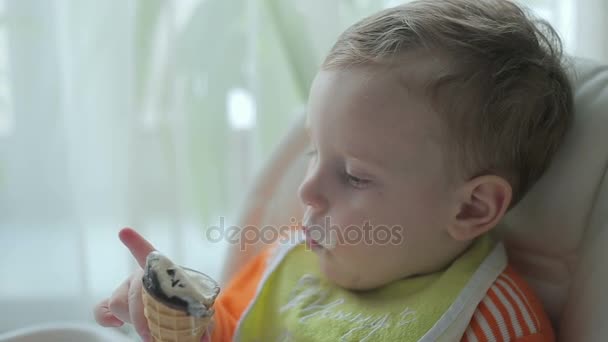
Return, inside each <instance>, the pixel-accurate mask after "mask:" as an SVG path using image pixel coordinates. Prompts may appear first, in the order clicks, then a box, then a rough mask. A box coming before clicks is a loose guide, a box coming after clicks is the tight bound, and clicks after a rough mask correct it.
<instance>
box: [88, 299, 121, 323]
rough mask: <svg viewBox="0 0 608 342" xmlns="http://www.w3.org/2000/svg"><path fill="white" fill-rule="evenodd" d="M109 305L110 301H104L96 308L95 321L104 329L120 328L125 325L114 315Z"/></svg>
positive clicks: (94, 312)
mask: <svg viewBox="0 0 608 342" xmlns="http://www.w3.org/2000/svg"><path fill="white" fill-rule="evenodd" d="M108 303H109V300H108V299H104V300H102V301H101V302H100V303H99V304H97V305H96V306H95V309H94V310H93V315H94V316H95V321H96V322H97V323H98V324H99V325H101V326H104V327H120V326H121V325H123V324H124V323H123V321H121V320H119V319H118V318H116V316H114V315H113V314H112V312H111V311H110V308H109V305H108Z"/></svg>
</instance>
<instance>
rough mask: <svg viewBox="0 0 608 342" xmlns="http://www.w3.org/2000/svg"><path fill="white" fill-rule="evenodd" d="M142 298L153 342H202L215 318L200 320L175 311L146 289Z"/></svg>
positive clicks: (209, 317)
mask: <svg viewBox="0 0 608 342" xmlns="http://www.w3.org/2000/svg"><path fill="white" fill-rule="evenodd" d="M142 297H143V302H144V315H145V316H146V319H147V320H148V327H149V328H150V334H151V335H152V341H153V342H200V341H201V338H202V337H203V334H204V333H205V331H206V330H207V326H208V325H209V323H210V322H211V317H213V315H210V316H208V317H202V318H199V317H194V316H190V315H188V313H187V312H184V311H180V310H175V309H173V308H171V307H168V306H167V305H165V304H163V303H161V302H159V301H158V300H156V299H155V298H154V297H152V296H151V295H150V294H149V293H148V292H147V291H146V290H145V288H144V290H143V291H142Z"/></svg>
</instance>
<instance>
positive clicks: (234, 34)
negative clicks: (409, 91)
mask: <svg viewBox="0 0 608 342" xmlns="http://www.w3.org/2000/svg"><path fill="white" fill-rule="evenodd" d="M396 3H398V2H396V1H384V2H380V1H373V0H341V1H337V0H336V1H325V0H311V1H297V0H288V1H278V0H268V1H265V0H229V1H226V0H176V1H169V0H130V1H122V0H106V1H95V0H54V1H43V0H0V252H1V253H2V254H0V271H1V272H2V274H3V275H4V276H3V281H2V282H0V332H1V331H4V330H7V329H11V328H15V327H18V326H23V325H27V324H33V323H37V322H43V321H49V320H92V316H91V314H90V311H91V308H92V305H93V304H94V303H95V302H96V301H97V300H99V299H100V298H102V297H103V296H107V295H109V294H110V293H111V291H112V289H113V288H114V287H115V286H116V285H117V284H118V283H119V282H120V281H121V280H122V279H123V278H124V277H125V276H126V275H127V274H128V273H129V272H130V270H132V268H133V267H134V264H133V262H132V261H131V258H130V256H129V255H128V253H127V252H126V250H125V249H124V248H123V247H122V246H121V245H120V242H119V241H118V239H117V236H116V234H117V232H118V230H119V229H120V228H121V227H123V226H132V227H135V228H136V229H138V230H140V231H142V233H144V234H145V235H146V236H147V237H149V239H150V240H151V241H152V242H153V243H154V244H155V245H156V246H157V247H158V248H159V249H160V250H162V251H164V252H165V253H167V254H168V255H170V256H172V257H173V258H174V259H176V260H177V261H179V262H180V263H182V264H185V265H188V266H191V267H195V268H198V269H201V270H202V271H204V272H206V273H209V274H210V275H212V276H214V277H219V274H220V268H221V265H222V261H223V254H224V252H225V250H226V243H225V242H213V241H209V240H208V239H207V238H206V232H208V228H209V227H210V226H213V225H218V224H219V223H220V222H221V220H223V222H224V226H225V227H227V226H229V225H230V223H231V222H234V221H235V215H236V214H237V213H238V208H239V204H240V202H241V201H242V198H243V196H244V194H245V189H246V186H247V184H248V183H249V182H250V180H251V179H252V177H253V175H254V174H255V172H256V170H257V169H258V168H259V167H260V165H261V163H262V162H263V161H264V159H265V158H266V157H267V156H268V154H269V152H270V151H271V149H272V147H273V144H274V143H275V142H276V141H277V140H278V138H279V137H280V136H281V134H282V132H283V131H284V129H285V127H287V126H288V125H289V123H290V122H291V120H293V119H294V117H295V116H296V115H297V114H298V113H300V112H301V111H302V110H303V107H304V105H305V102H306V97H307V92H308V86H309V84H310V81H311V80H312V77H313V76H314V72H315V70H316V68H317V67H318V65H319V63H320V61H321V59H322V56H323V55H324V53H325V52H326V51H327V50H328V48H329V47H330V46H331V44H332V42H333V40H334V39H335V37H336V36H337V35H338V34H339V32H340V31H341V30H342V29H344V28H345V27H347V26H348V25H349V24H350V23H352V22H353V21H354V20H356V19H358V18H360V17H362V16H364V15H366V14H369V13H371V12H373V11H376V10H378V9H381V8H383V7H385V6H389V5H393V4H396ZM525 3H526V4H528V5H530V6H531V7H532V8H534V9H535V10H536V11H537V12H538V13H539V14H541V15H542V16H544V17H546V18H547V19H549V20H551V21H552V22H553V23H554V24H555V25H556V26H557V28H558V30H559V31H560V32H561V34H562V35H563V36H564V38H565V42H566V47H567V49H568V52H569V53H571V54H578V55H584V56H588V57H591V58H595V59H600V60H604V61H608V45H607V41H608V39H607V38H608V37H607V34H608V32H607V30H606V24H605V23H606V22H607V21H606V20H608V7H607V6H608V5H606V2H605V1H603V0H584V1H575V0H544V1H543V0H537V1H532V0H530V1H525ZM602 25H604V26H602ZM220 218H223V219H220ZM40 307H44V310H41V309H40Z"/></svg>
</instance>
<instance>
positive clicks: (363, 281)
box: [319, 256, 399, 291]
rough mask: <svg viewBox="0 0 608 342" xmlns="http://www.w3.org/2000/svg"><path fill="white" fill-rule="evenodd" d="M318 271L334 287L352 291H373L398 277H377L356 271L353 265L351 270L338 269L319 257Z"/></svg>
mask: <svg viewBox="0 0 608 342" xmlns="http://www.w3.org/2000/svg"><path fill="white" fill-rule="evenodd" d="M319 263H320V265H319V266H320V269H321V272H322V273H323V275H324V276H325V278H327V280H329V281H330V282H332V283H333V284H334V285H336V286H339V287H341V288H344V289H347V290H353V291H366V290H373V289H377V288H380V287H383V286H385V285H388V284H390V283H391V282H393V281H395V280H397V279H399V276H396V277H394V278H383V277H379V276H377V275H375V274H372V272H365V270H362V269H356V266H355V265H352V266H351V267H352V268H350V267H349V268H348V269H347V268H345V267H340V266H339V265H335V264H334V263H333V262H331V260H328V259H327V258H324V257H323V256H320V257H319Z"/></svg>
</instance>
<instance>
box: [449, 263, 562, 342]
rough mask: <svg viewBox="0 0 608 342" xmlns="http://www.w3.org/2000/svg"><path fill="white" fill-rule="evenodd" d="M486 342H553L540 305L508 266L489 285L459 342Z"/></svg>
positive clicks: (552, 334) (525, 284) (551, 332)
mask: <svg viewBox="0 0 608 342" xmlns="http://www.w3.org/2000/svg"><path fill="white" fill-rule="evenodd" d="M486 341H520V342H541V341H542V342H545V341H555V336H554V333H553V329H552V327H551V323H550V322H549V319H548V317H547V315H546V314H545V312H544V310H543V308H542V305H541V303H540V301H539V300H538V299H537V297H536V296H535V295H534V293H533V291H532V290H531V289H530V288H529V286H528V285H527V283H526V282H525V281H524V280H523V278H521V276H519V275H518V274H517V273H516V272H515V270H514V269H513V267H511V266H507V268H506V269H505V270H504V271H503V272H502V273H501V274H500V275H499V276H498V278H497V279H496V281H495V282H494V284H492V286H491V287H490V289H489V290H488V292H487V293H486V296H485V297H484V298H483V300H482V301H481V302H480V303H479V305H478V306H477V309H476V310H475V313H474V314H473V317H472V319H471V321H470V323H469V326H468V328H467V330H466V331H465V334H464V336H463V337H462V339H461V342H486Z"/></svg>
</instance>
